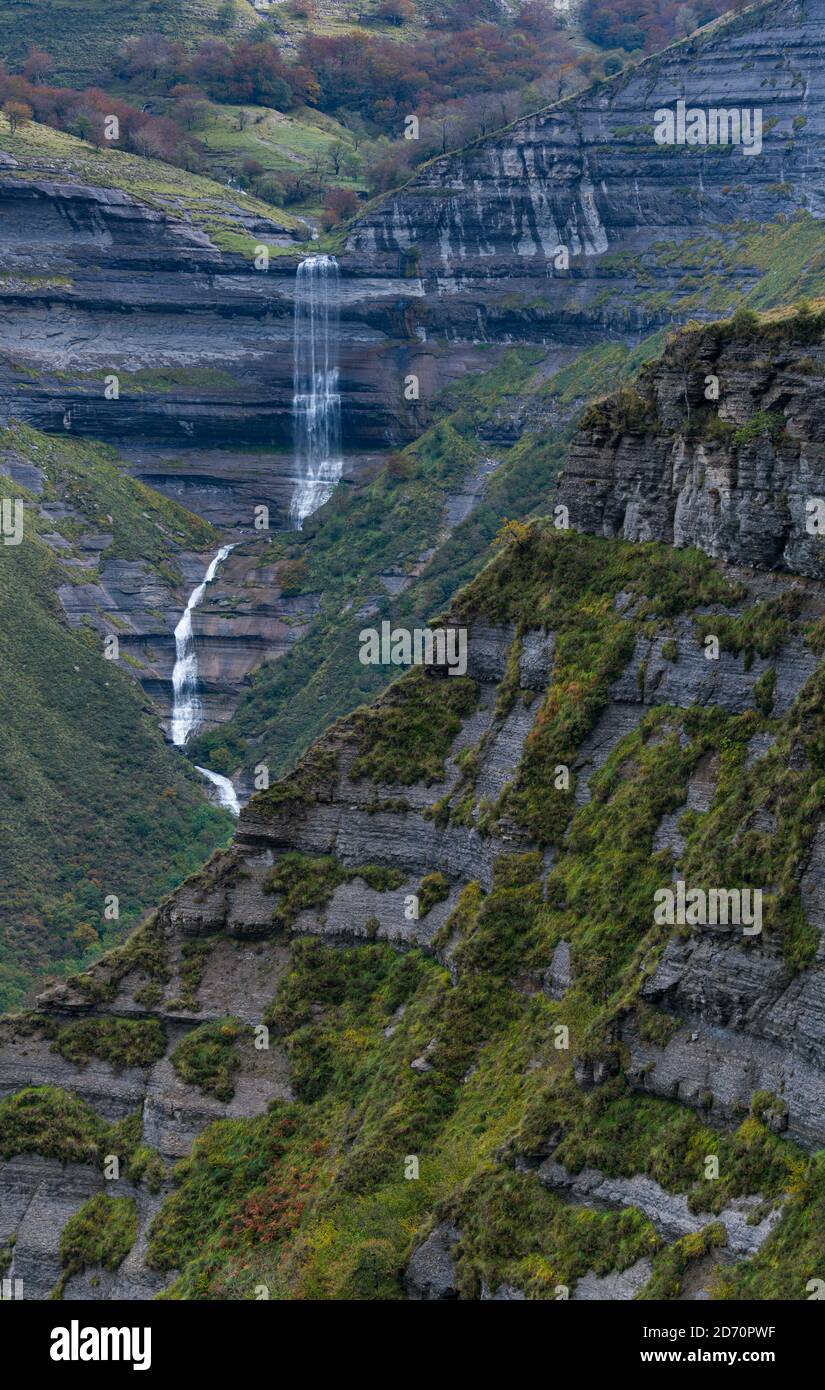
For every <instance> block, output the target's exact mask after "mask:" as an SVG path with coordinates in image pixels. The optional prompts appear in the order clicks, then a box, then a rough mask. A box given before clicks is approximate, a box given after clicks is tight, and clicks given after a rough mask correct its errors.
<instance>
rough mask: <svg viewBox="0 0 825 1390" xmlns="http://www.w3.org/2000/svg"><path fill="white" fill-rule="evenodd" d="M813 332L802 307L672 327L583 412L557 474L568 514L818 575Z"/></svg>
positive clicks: (602, 528) (818, 352) (821, 556)
mask: <svg viewBox="0 0 825 1390" xmlns="http://www.w3.org/2000/svg"><path fill="white" fill-rule="evenodd" d="M818 337H819V334H818V332H817V331H816V330H814V332H813V334H809V333H808V330H807V327H806V319H805V316H804V315H803V316H802V317H801V318H799V317H797V318H794V317H793V316H786V317H785V318H779V319H777V320H776V322H775V323H774V324H773V326H772V327H769V326H765V327H763V328H762V329H759V330H754V329H753V327H752V326H751V327H750V328H749V326H748V323H747V321H745V322H744V323H742V324H741V325H740V327H739V328H738V329H737V328H736V326H731V325H726V326H715V327H713V328H711V329H707V330H701V329H697V330H695V331H692V332H685V333H683V334H680V335H679V336H678V337H677V338H675V339H674V341H673V343H672V344H671V346H670V347H669V348H668V350H667V351H666V353H665V355H664V357H663V358H662V359H661V361H659V362H657V363H656V364H655V365H653V366H652V367H651V368H650V370H648V371H646V372H645V373H644V374H643V376H642V380H641V382H640V383H639V386H638V389H635V388H634V390H632V391H629V392H628V393H626V394H624V395H620V396H617V397H614V398H612V399H608V400H607V401H605V402H601V403H599V404H598V405H596V406H594V407H593V408H592V409H591V410H590V411H588V412H587V413H586V416H585V419H584V421H583V427H582V429H581V431H580V432H579V434H578V435H577V436H576V438H575V439H574V441H573V443H572V445H571V447H570V450H569V453H568V458H567V462H566V466H565V471H564V476H563V478H562V480H561V482H560V485H559V492H558V500H559V502H560V503H562V504H564V505H565V506H566V507H567V508H568V510H569V515H570V524H571V525H572V526H574V527H575V528H576V529H579V530H583V531H590V532H592V533H593V534H594V535H601V536H623V537H625V538H626V539H627V540H634V541H646V540H659V541H664V542H666V543H667V544H668V545H675V546H696V547H697V548H698V549H700V550H704V551H705V552H706V553H707V554H708V555H712V556H714V557H716V558H719V559H723V560H726V561H728V562H729V563H731V564H738V565H748V566H751V567H753V568H756V569H764V570H773V569H777V570H786V571H790V572H792V573H796V574H804V575H808V576H809V577H811V578H813V579H819V580H821V579H823V578H825V549H823V538H822V523H823V521H824V520H825V510H823V508H822V505H821V504H822V503H823V500H825V413H823V408H822V404H821V395H820V389H819V387H820V382H821V380H822V373H823V370H825V357H824V356H823V349H822V344H821V342H819V341H818ZM812 339H813V340H812ZM709 397H710V399H709Z"/></svg>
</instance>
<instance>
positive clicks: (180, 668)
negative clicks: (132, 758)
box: [172, 545, 235, 748]
mask: <svg viewBox="0 0 825 1390" xmlns="http://www.w3.org/2000/svg"><path fill="white" fill-rule="evenodd" d="M234 549H235V547H234V546H233V545H222V546H221V548H220V550H219V551H218V553H217V555H215V556H213V558H212V559H211V560H210V562H209V568H208V570H207V571H206V574H205V575H204V576H203V579H202V580H201V582H200V584H198V586H197V587H196V588H194V589H193V590H192V592H191V594H190V595H189V602H188V603H187V605H186V608H185V609H184V613H183V617H182V618H181V620H180V622H179V623H178V625H177V627H176V628H175V669H174V670H173V672H172V742H173V743H174V744H175V745H176V746H177V747H178V748H182V747H183V745H184V744H185V742H186V740H187V739H188V737H189V735H190V734H191V732H192V730H193V729H194V728H195V727H196V726H197V725H198V724H199V723H200V721H201V715H202V714H203V710H202V708H201V702H200V700H199V699H198V657H197V653H196V651H195V639H194V637H193V635H192V614H193V613H194V611H195V609H196V608H197V607H198V604H200V603H201V602H202V601H203V596H204V594H205V593H206V589H207V586H208V585H209V584H211V583H212V580H213V579H214V578H215V575H216V574H217V573H218V569H219V567H220V566H221V565H222V564H223V562H224V560H225V559H226V557H227V555H228V554H229V553H230V551H232V550H234Z"/></svg>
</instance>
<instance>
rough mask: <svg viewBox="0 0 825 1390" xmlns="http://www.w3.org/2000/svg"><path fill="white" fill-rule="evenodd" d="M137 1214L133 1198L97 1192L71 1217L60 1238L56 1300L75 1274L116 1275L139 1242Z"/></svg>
mask: <svg viewBox="0 0 825 1390" xmlns="http://www.w3.org/2000/svg"><path fill="white" fill-rule="evenodd" d="M137 1232H138V1214H137V1203H136V1202H135V1199H134V1197H109V1196H108V1195H107V1194H106V1193H105V1192H96V1193H95V1195H94V1197H90V1198H89V1200H88V1202H84V1204H83V1206H82V1207H81V1208H80V1210H79V1211H77V1212H75V1214H74V1216H70V1217H69V1220H68V1221H67V1222H66V1225H65V1226H64V1227H63V1231H62V1234H61V1236H60V1263H61V1264H62V1266H63V1274H62V1275H61V1277H60V1281H59V1283H58V1285H57V1288H56V1290H55V1292H54V1293H53V1294H52V1297H53V1298H61V1297H62V1296H63V1290H64V1288H65V1286H66V1284H67V1283H68V1281H69V1279H71V1277H72V1275H73V1274H80V1273H82V1271H83V1270H84V1269H92V1268H95V1267H100V1268H102V1269H105V1270H108V1271H109V1272H110V1273H113V1272H114V1270H116V1269H118V1268H119V1267H120V1265H122V1264H123V1261H124V1260H125V1259H126V1256H127V1255H128V1254H129V1251H130V1250H131V1248H132V1246H133V1245H134V1243H135V1241H136V1239H137Z"/></svg>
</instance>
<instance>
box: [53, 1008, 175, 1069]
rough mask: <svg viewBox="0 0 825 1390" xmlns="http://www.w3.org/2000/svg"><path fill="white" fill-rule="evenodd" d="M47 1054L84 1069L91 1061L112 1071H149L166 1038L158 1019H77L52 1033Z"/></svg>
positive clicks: (163, 1048)
mask: <svg viewBox="0 0 825 1390" xmlns="http://www.w3.org/2000/svg"><path fill="white" fill-rule="evenodd" d="M46 1035H47V1037H51V1038H52V1043H51V1051H52V1052H59V1053H60V1056H61V1057H65V1059H66V1061H67V1062H74V1064H75V1066H78V1067H85V1066H86V1065H87V1064H88V1063H89V1062H90V1061H91V1059H92V1058H93V1057H99V1058H100V1060H101V1061H103V1062H109V1063H110V1064H111V1065H112V1067H113V1068H114V1070H115V1071H121V1070H122V1069H123V1068H124V1067H150V1066H152V1064H153V1063H154V1062H157V1061H159V1060H160V1058H161V1057H162V1056H163V1054H164V1052H165V1050H166V1034H165V1033H164V1030H163V1025H162V1024H161V1023H160V1022H159V1020H158V1019H154V1018H152V1019H127V1018H96V1017H92V1018H81V1019H78V1020H77V1022H75V1023H66V1024H63V1025H61V1026H59V1027H57V1028H56V1030H53V1029H52V1028H50V1027H49V1025H48V1023H47V1025H46Z"/></svg>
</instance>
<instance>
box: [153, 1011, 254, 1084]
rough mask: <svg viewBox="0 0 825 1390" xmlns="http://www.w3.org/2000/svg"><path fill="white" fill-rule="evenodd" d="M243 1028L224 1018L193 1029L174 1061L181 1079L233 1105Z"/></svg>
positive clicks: (178, 1049) (234, 1021) (176, 1050)
mask: <svg viewBox="0 0 825 1390" xmlns="http://www.w3.org/2000/svg"><path fill="white" fill-rule="evenodd" d="M240 1035H241V1025H240V1024H239V1023H238V1021H237V1019H235V1018H222V1019H219V1020H218V1021H217V1022H214V1023H202V1024H201V1025H200V1027H198V1028H193V1029H192V1031H191V1032H190V1033H187V1034H186V1036H185V1037H184V1038H182V1039H181V1041H180V1042H179V1043H178V1045H177V1047H176V1048H175V1050H174V1052H173V1053H172V1054H171V1057H170V1061H171V1063H172V1066H173V1067H174V1068H175V1071H176V1072H177V1074H178V1076H179V1077H180V1078H181V1080H182V1081H185V1082H186V1083H187V1085H189V1086H197V1087H198V1089H199V1090H201V1091H203V1092H204V1093H205V1094H206V1095H210V1096H214V1097H215V1098H216V1100H222V1101H230V1100H231V1099H232V1097H233V1096H234V1094H235V1079H234V1077H235V1072H236V1071H237V1070H238V1068H239V1067H240V1064H241V1061H240V1057H239V1056H238V1053H237V1050H236V1047H235V1044H236V1042H237V1041H238V1038H239V1037H240Z"/></svg>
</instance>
